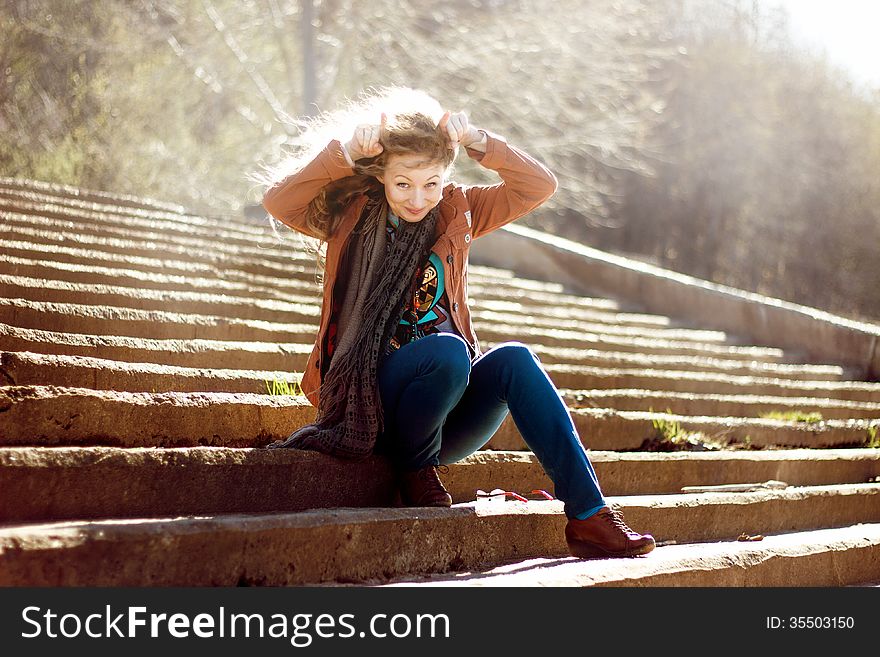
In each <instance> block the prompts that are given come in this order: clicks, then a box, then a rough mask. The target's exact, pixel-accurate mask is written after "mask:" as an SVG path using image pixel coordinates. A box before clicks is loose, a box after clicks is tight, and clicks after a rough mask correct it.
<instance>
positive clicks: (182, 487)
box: [0, 447, 396, 523]
mask: <svg viewBox="0 0 880 657" xmlns="http://www.w3.org/2000/svg"><path fill="white" fill-rule="evenodd" d="M395 494H396V486H395V480H394V474H393V471H392V468H391V465H390V463H389V462H388V461H387V460H386V459H384V458H380V457H378V456H373V457H370V458H369V459H368V460H366V461H358V462H355V461H343V460H341V459H336V458H333V457H331V456H327V455H324V454H319V453H317V452H308V451H303V450H289V449H277V450H275V449H273V450H269V449H229V448H214V447H192V448H185V449H179V448H145V449H144V448H127V449H118V448H110V447H86V448H77V447H70V448H65V447H59V448H21V447H19V448H0V522H3V523H10V522H34V521H49V520H61V519H71V518H73V519H84V518H132V517H134V518H138V517H139V518H145V517H156V516H169V515H170V516H175V515H205V514H218V513H290V512H293V511H303V510H306V509H316V508H329V507H388V506H393V504H394V502H395Z"/></svg>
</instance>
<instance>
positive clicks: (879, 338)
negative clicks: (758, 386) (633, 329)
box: [472, 225, 880, 380]
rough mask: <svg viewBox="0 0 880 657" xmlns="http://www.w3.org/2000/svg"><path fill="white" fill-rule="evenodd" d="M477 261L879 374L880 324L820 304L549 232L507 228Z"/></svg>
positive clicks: (479, 249)
mask: <svg viewBox="0 0 880 657" xmlns="http://www.w3.org/2000/svg"><path fill="white" fill-rule="evenodd" d="M472 254H473V255H472V258H473V260H475V261H477V262H479V263H480V264H486V265H494V266H500V267H507V268H510V269H513V270H515V271H516V272H517V273H518V274H520V275H523V276H538V275H540V276H541V277H544V278H550V279H552V280H555V281H559V282H562V283H565V284H568V285H570V286H571V287H572V289H575V290H581V291H583V292H585V293H589V294H599V295H609V296H614V297H615V298H617V299H621V300H625V301H628V302H630V303H633V304H636V305H638V306H639V307H641V308H643V309H644V310H646V311H648V312H652V311H655V312H661V313H663V314H664V315H670V316H673V317H677V318H681V319H683V320H687V321H690V322H693V323H696V324H698V325H700V326H705V327H709V328H717V329H720V330H723V331H730V332H731V333H735V334H741V335H749V336H751V338H752V339H753V340H754V341H756V342H761V343H764V344H777V345H779V346H781V347H784V348H786V349H798V350H802V351H804V352H805V353H807V354H809V357H810V358H811V359H818V360H821V361H826V362H838V363H845V364H848V365H852V366H854V367H858V368H860V369H861V371H862V372H864V374H865V375H866V376H867V377H870V378H874V379H875V380H876V379H880V327H878V326H876V325H872V324H865V323H859V322H854V321H852V320H848V319H845V318H842V317H837V316H835V315H832V314H830V313H825V312H822V311H819V310H816V309H815V308H808V307H806V306H800V305H797V304H793V303H789V302H785V301H781V300H779V299H772V298H770V297H764V296H762V295H758V294H752V293H749V292H745V291H743V290H737V289H734V288H731V287H727V286H723V285H718V284H715V283H710V282H708V281H702V280H700V279H697V278H693V277H691V276H686V275H684V274H678V273H676V272H672V271H669V270H666V269H662V268H660V267H655V266H652V265H648V264H646V263H641V262H638V261H635V260H631V259H628V258H623V257H620V256H613V255H611V254H607V253H602V252H601V251H598V250H596V249H592V248H590V247H587V246H584V245H581V244H577V243H575V242H571V241H570V240H565V239H563V238H559V237H555V236H552V235H546V234H544V233H541V232H539V231H536V230H532V229H529V228H525V227H523V226H514V225H510V226H505V227H504V228H503V229H502V230H497V231H495V232H493V233H492V234H491V235H488V236H487V237H486V238H485V239H482V240H478V241H476V242H475V243H474V248H473V250H472Z"/></svg>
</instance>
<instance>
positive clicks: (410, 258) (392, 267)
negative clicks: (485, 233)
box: [268, 190, 439, 459]
mask: <svg viewBox="0 0 880 657" xmlns="http://www.w3.org/2000/svg"><path fill="white" fill-rule="evenodd" d="M438 214H439V211H438V208H436V207H435V208H433V209H432V210H431V211H430V212H429V213H428V215H427V216H426V217H425V218H424V219H422V220H421V221H420V222H418V223H410V222H406V221H401V222H400V226H399V228H398V230H397V234H396V237H395V239H394V242H393V244H391V246H390V249H389V250H388V253H387V255H386V241H387V239H388V236H387V234H386V228H385V221H386V217H387V215H388V203H387V201H386V199H385V194H384V190H377V193H371V194H370V198H369V200H368V201H367V205H366V207H365V208H364V211H363V213H362V214H361V217H360V219H359V220H358V224H357V226H356V227H355V229H354V231H353V232H352V236H351V241H350V243H349V247H348V251H347V255H346V262H344V263H342V264H343V265H344V266H343V267H341V268H340V271H341V272H344V271H347V272H348V280H347V281H346V287H345V293H344V295H343V302H342V306H341V309H340V314H339V317H338V318H337V340H338V341H337V344H336V348H335V350H334V351H333V357H332V360H331V361H330V367H329V368H328V370H327V372H326V374H325V376H324V381H323V383H322V384H321V388H320V392H319V401H318V415H317V419H316V420H315V422H314V423H313V424H308V425H306V426H303V427H301V428H299V429H297V430H296V431H294V432H293V433H292V434H291V435H290V436H289V437H288V438H287V440H284V441H278V442H275V443H272V444H271V445H269V446H268V447H270V448H281V447H292V448H296V449H308V450H316V451H319V452H323V453H325V454H332V455H333V456H338V457H341V458H348V459H364V458H366V457H367V456H369V455H370V454H372V453H373V448H374V446H375V444H376V437H377V435H378V434H379V433H380V432H381V431H382V426H383V418H382V403H381V399H380V396H379V391H378V382H377V371H378V367H379V359H380V358H381V357H382V356H383V355H384V354H385V348H386V346H387V345H388V342H389V341H390V339H391V336H392V335H393V334H394V331H395V329H396V328H397V324H398V323H399V322H400V318H401V317H402V316H403V312H404V309H405V307H406V302H407V301H408V299H407V293H408V292H409V293H410V295H411V291H412V287H413V279H414V277H415V273H416V269H417V268H418V267H419V266H420V265H421V264H422V263H423V262H424V261H425V259H426V258H427V257H428V251H429V249H430V247H431V241H432V238H433V237H434V227H435V225H436V222H437V215H438Z"/></svg>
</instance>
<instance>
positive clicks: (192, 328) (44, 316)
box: [0, 298, 318, 342]
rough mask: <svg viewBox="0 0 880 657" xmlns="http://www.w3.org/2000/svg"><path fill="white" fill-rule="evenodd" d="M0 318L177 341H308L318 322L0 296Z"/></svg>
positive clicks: (76, 330) (45, 326)
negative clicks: (138, 308)
mask: <svg viewBox="0 0 880 657" xmlns="http://www.w3.org/2000/svg"><path fill="white" fill-rule="evenodd" d="M0 322H3V323H5V324H10V325H12V326H19V327H21V328H30V329H43V330H50V331H60V332H63V333H85V334H90V335H126V336H129V337H134V338H153V339H165V340H171V339H177V340H192V339H202V340H241V341H254V342H257V341H261V342H312V341H314V339H315V335H316V333H317V332H318V326H317V322H315V323H309V324H304V323H297V324H281V323H278V322H264V321H260V320H249V319H236V318H234V317H219V316H216V315H198V314H195V313H171V312H165V311H162V310H137V309H135V308H120V307H116V306H91V305H87V304H77V303H46V302H42V301H27V300H24V299H2V298H0Z"/></svg>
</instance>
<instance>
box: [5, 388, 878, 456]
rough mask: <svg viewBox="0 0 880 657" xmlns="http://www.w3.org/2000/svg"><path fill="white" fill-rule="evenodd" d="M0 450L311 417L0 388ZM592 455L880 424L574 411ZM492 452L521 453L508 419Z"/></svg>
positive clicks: (235, 441) (853, 440)
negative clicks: (666, 440)
mask: <svg viewBox="0 0 880 657" xmlns="http://www.w3.org/2000/svg"><path fill="white" fill-rule="evenodd" d="M0 409H3V412H2V413H0V445H6V446H15V445H33V446H38V445H45V446H52V445H111V446H120V447H171V446H180V447H184V446H196V445H215V446H222V447H257V446H261V445H263V444H265V443H266V442H269V441H270V440H276V439H278V438H281V437H286V436H287V435H288V434H289V433H291V432H292V431H293V430H294V429H296V428H297V427H299V426H302V425H303V424H306V423H307V422H311V421H312V419H313V418H314V412H315V409H314V407H312V406H310V405H309V404H308V402H307V401H306V400H305V398H304V397H294V396H291V395H278V396H269V395H264V394H247V393H222V392H221V393H215V392H191V393H178V392H171V393H145V392H119V391H98V390H91V389H86V388H61V387H55V386H9V387H5V388H0ZM571 415H572V418H573V420H574V423H575V427H576V429H577V431H578V433H579V435H580V436H581V438H582V440H583V441H584V443H585V445H586V446H587V447H588V448H589V449H599V450H606V449H609V450H636V449H639V448H640V447H641V446H642V444H643V443H644V442H645V441H646V440H652V439H654V438H655V437H657V435H658V433H657V429H656V428H655V427H654V425H653V422H654V421H655V420H664V421H671V422H678V423H679V424H680V426H681V428H682V429H683V430H684V431H687V432H702V433H703V434H705V436H707V437H709V438H712V439H714V440H716V442H729V443H750V444H751V445H752V446H754V447H760V446H769V445H780V446H788V447H831V446H863V445H865V444H866V443H867V441H868V439H869V437H870V427H872V426H880V420H826V421H823V422H818V423H815V424H807V423H802V422H783V421H779V420H767V419H756V418H714V417H699V416H677V415H669V414H666V413H646V412H642V411H613V410H609V409H572V410H571ZM488 448H489V449H501V450H510V449H513V450H516V449H525V443H524V442H523V440H522V437H521V436H520V435H519V432H518V431H517V430H516V426H515V424H514V423H513V421H512V419H511V418H510V417H508V418H507V419H506V420H505V421H504V423H503V424H502V425H501V428H500V429H499V430H498V432H497V433H496V434H495V436H493V437H492V439H491V440H490V441H489V444H488Z"/></svg>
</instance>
